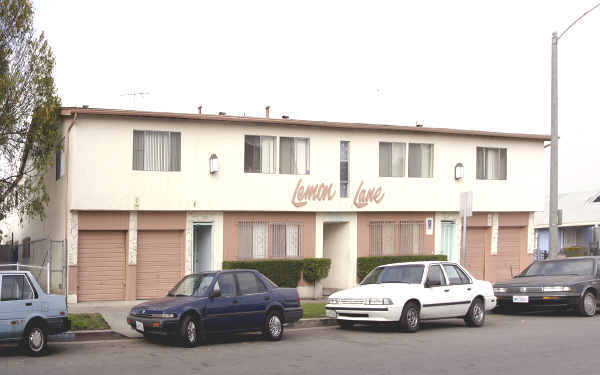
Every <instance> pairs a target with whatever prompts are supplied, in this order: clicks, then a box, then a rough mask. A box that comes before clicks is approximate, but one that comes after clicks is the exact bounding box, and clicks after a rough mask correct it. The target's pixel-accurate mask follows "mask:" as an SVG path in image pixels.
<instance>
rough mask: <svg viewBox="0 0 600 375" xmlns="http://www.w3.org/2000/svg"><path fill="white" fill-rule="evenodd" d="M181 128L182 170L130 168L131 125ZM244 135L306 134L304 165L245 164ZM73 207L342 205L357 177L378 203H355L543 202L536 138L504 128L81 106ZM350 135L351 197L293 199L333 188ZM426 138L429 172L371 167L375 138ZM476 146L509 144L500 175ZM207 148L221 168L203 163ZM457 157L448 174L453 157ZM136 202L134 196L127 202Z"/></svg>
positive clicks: (446, 206) (385, 206)
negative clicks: (446, 129) (379, 126)
mask: <svg viewBox="0 0 600 375" xmlns="http://www.w3.org/2000/svg"><path fill="white" fill-rule="evenodd" d="M134 129H137V130H170V131H179V132H181V134H182V136H181V142H182V144H181V148H182V153H181V172H148V171H133V170H132V143H133V130H134ZM244 135H272V136H300V137H309V138H310V150H311V151H310V159H311V162H310V164H311V165H310V166H311V171H310V175H304V176H295V175H281V174H250V173H244V165H243V163H244ZM71 136H72V142H73V143H75V144H76V145H77V146H76V147H74V155H73V158H72V167H73V176H74V178H73V180H72V193H73V194H72V209H77V210H93V209H103V210H132V209H139V210H185V211H194V210H216V211H223V210H238V211H317V212H351V211H357V209H356V207H354V206H353V204H352V202H353V195H354V193H355V191H356V190H357V188H358V186H359V184H360V182H361V181H364V183H365V186H366V187H377V186H381V187H382V190H383V193H384V194H385V196H384V198H383V200H382V202H381V203H380V204H373V203H372V204H370V205H368V206H367V207H364V208H361V209H360V211H458V209H459V194H460V192H462V191H466V190H472V191H473V196H474V200H473V210H474V211H493V212H499V211H536V210H540V209H542V208H543V204H544V202H543V196H541V195H540V194H539V191H542V190H543V184H544V176H543V163H544V159H543V156H544V152H543V142H541V141H525V140H519V139H508V138H489V137H487V138H486V137H475V136H457V135H434V134H424V133H409V132H386V131H365V130H348V129H343V130H337V129H324V128H306V127H293V126H274V125H264V126H253V125H248V124H232V123H211V122H208V121H205V122H198V121H188V120H164V119H163V120H159V119H135V118H126V117H110V118H109V117H90V116H80V118H79V120H78V124H77V126H76V131H75V132H73V133H72V134H71ZM340 140H349V141H350V142H351V145H350V189H349V192H350V197H349V198H339V194H336V197H335V198H333V199H332V200H330V201H321V202H308V204H307V205H305V206H304V207H301V208H296V207H295V206H293V205H292V203H291V200H292V195H293V192H294V189H295V188H296V185H297V183H298V180H299V179H300V178H302V180H303V181H304V183H306V184H316V183H321V182H323V183H326V184H329V183H332V184H333V185H334V188H335V190H336V191H338V190H339V157H338V155H339V141H340ZM379 141H396V142H422V143H433V144H434V145H435V146H434V149H435V150H434V155H435V156H434V157H435V160H434V177H433V178H407V177H404V178H390V177H387V178H386V177H383V178H382V177H379V176H378V174H379V172H378V149H379V148H378V142H379ZM477 146H490V147H506V148H507V149H508V180H506V181H476V180H475V159H476V147H477ZM211 153H215V154H216V155H217V156H218V157H219V162H220V171H219V172H218V173H217V174H216V175H210V174H209V172H208V158H209V156H210V154H211ZM459 162H461V163H463V164H464V166H465V178H464V181H462V182H456V181H455V180H454V166H455V165H456V163H459ZM136 202H137V203H136Z"/></svg>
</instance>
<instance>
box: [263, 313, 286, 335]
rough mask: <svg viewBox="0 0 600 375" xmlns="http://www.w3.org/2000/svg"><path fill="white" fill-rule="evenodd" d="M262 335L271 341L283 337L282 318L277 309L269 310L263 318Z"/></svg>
mask: <svg viewBox="0 0 600 375" xmlns="http://www.w3.org/2000/svg"><path fill="white" fill-rule="evenodd" d="M263 335H264V336H265V337H266V338H267V339H268V340H271V341H279V340H281V338H282V337H283V319H282V318H281V313H280V312H279V311H277V310H271V311H269V313H268V314H267V317H266V319H265V327H264V329H263Z"/></svg>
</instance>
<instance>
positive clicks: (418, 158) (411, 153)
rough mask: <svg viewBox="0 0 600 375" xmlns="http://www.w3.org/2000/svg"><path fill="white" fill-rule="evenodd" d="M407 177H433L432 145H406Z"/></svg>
mask: <svg viewBox="0 0 600 375" xmlns="http://www.w3.org/2000/svg"><path fill="white" fill-rule="evenodd" d="M408 177H426V178H427V177H429V178H430V177H433V145H432V144H425V143H411V144H410V145H408Z"/></svg>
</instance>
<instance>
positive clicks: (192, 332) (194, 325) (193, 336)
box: [178, 315, 201, 348]
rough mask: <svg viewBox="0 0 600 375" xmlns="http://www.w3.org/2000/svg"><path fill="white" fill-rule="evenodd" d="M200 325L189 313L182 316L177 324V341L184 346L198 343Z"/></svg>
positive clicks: (189, 346) (190, 346) (187, 346)
mask: <svg viewBox="0 0 600 375" xmlns="http://www.w3.org/2000/svg"><path fill="white" fill-rule="evenodd" d="M200 334H201V327H200V323H199V322H198V320H196V319H195V318H194V317H193V316H191V315H186V316H184V317H183V320H182V321H181V324H180V326H179V337H178V339H179V343H180V344H181V346H183V347H186V348H192V347H194V346H197V345H198V344H199V343H200V336H201V335H200Z"/></svg>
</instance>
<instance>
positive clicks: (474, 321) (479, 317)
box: [465, 298, 485, 327]
mask: <svg viewBox="0 0 600 375" xmlns="http://www.w3.org/2000/svg"><path fill="white" fill-rule="evenodd" d="M465 323H466V324H467V325H468V326H469V327H481V326H482V325H483V324H484V323H485V305H484V303H483V300H482V299H481V298H477V299H476V300H475V301H473V303H471V307H470V308H469V312H468V313H467V315H466V316H465Z"/></svg>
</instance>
